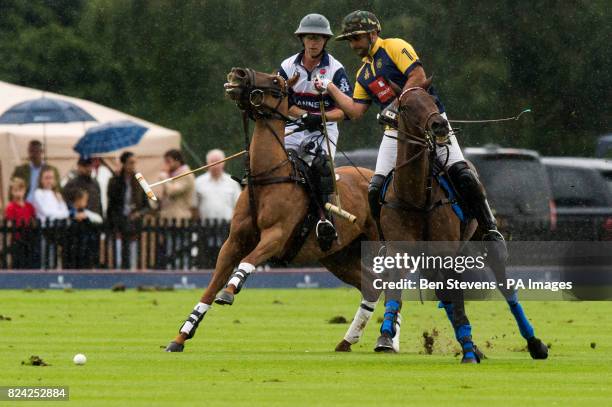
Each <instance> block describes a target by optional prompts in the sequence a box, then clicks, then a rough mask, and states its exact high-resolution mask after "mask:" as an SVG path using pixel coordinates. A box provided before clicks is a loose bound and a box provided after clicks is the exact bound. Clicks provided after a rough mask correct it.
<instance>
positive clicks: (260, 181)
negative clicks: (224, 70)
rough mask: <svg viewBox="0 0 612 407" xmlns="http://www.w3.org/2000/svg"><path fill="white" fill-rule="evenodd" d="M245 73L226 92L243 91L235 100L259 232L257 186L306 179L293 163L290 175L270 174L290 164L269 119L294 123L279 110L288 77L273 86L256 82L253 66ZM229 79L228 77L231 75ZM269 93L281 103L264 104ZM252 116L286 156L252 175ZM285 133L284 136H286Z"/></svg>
mask: <svg viewBox="0 0 612 407" xmlns="http://www.w3.org/2000/svg"><path fill="white" fill-rule="evenodd" d="M241 69H242V70H243V71H244V72H245V73H246V78H245V80H243V82H244V83H242V84H239V85H234V84H232V83H231V82H228V83H226V84H225V86H224V87H225V89H226V91H231V89H240V90H241V94H240V98H239V99H238V100H237V101H236V105H237V106H238V109H240V110H241V111H242V126H243V131H244V143H245V150H246V151H247V153H246V154H245V175H246V179H247V185H248V192H249V207H250V210H251V221H252V223H253V228H254V230H255V231H256V233H257V234H258V235H259V228H258V226H257V205H256V202H255V192H254V188H253V187H254V186H255V185H269V184H277V183H284V182H303V180H302V179H301V178H300V177H299V176H298V174H297V172H296V169H295V166H293V172H292V175H290V176H271V174H272V173H273V172H274V171H276V170H278V169H280V168H282V167H284V166H285V165H287V164H289V163H291V161H290V158H289V154H288V153H287V150H286V149H285V144H284V142H283V139H282V138H281V137H279V134H278V133H277V132H276V131H275V130H274V128H273V127H272V126H270V123H269V121H270V120H284V121H285V122H295V121H294V120H292V119H291V118H289V117H287V116H286V115H284V114H283V113H282V112H280V111H279V110H278V108H279V107H280V105H281V103H282V102H283V99H284V98H285V97H287V95H288V92H287V87H288V84H287V80H286V79H285V78H283V77H282V76H280V75H276V76H275V77H274V79H273V80H272V85H268V84H259V83H257V75H256V72H255V71H254V70H253V69H250V68H241ZM228 79H229V77H228ZM266 94H269V95H270V96H272V97H273V98H275V99H277V100H278V102H277V103H276V106H274V107H272V106H268V105H266V104H265V103H264V100H265V98H264V96H265V95H266ZM249 118H250V119H252V120H258V119H260V120H262V121H263V123H264V125H265V126H266V127H267V129H268V130H269V131H270V132H271V133H272V134H273V135H274V138H275V139H276V141H277V142H278V143H279V144H280V146H281V147H282V149H283V151H284V152H285V154H286V156H287V158H286V159H285V160H283V161H281V162H280V163H278V164H276V165H274V166H273V167H271V168H269V169H267V170H265V171H262V172H260V173H258V174H251V165H250V156H249V150H250V144H251V140H250V138H249ZM283 136H284V135H283Z"/></svg>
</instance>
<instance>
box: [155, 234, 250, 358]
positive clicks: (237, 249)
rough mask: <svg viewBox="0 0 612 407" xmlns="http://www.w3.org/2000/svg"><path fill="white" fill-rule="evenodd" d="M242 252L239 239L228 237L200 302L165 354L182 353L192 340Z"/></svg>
mask: <svg viewBox="0 0 612 407" xmlns="http://www.w3.org/2000/svg"><path fill="white" fill-rule="evenodd" d="M243 252H244V249H243V247H242V245H241V244H240V242H239V239H238V238H236V237H234V236H231V235H230V237H229V238H228V239H227V240H226V241H225V243H223V246H222V247H221V250H220V251H219V257H218V258H217V264H216V266H215V272H214V274H213V276H212V279H211V281H210V283H208V287H206V290H205V291H204V294H202V297H201V298H200V302H198V303H197V304H196V305H195V307H194V308H193V310H192V311H191V313H190V314H189V316H188V317H187V319H186V320H185V322H183V325H181V327H180V328H179V333H178V335H177V336H176V337H175V338H174V340H173V341H172V342H170V344H169V345H168V346H167V347H166V352H182V351H183V349H184V348H185V341H187V339H191V338H193V336H194V335H195V332H196V329H197V328H198V326H199V324H200V322H202V319H204V315H206V313H207V312H208V310H209V309H210V307H211V305H212V302H213V299H214V296H215V294H216V293H217V292H218V291H219V290H220V289H221V288H222V287H223V285H224V284H225V282H226V281H227V279H228V277H229V275H230V273H231V272H232V270H233V269H234V266H235V265H236V263H237V262H238V260H239V259H240V257H241V256H242V253H243Z"/></svg>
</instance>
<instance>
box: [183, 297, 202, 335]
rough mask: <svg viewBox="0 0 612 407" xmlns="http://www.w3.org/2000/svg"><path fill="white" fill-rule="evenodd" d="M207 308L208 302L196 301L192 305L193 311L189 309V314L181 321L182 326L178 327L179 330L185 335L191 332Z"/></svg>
mask: <svg viewBox="0 0 612 407" xmlns="http://www.w3.org/2000/svg"><path fill="white" fill-rule="evenodd" d="M209 309H210V305H209V304H204V303H203V302H198V303H197V304H196V306H195V307H193V311H191V314H189V316H188V317H187V320H186V321H185V322H184V323H183V326H181V329H179V332H180V333H183V334H186V335H189V334H191V331H192V330H193V329H194V328H195V327H197V326H198V324H199V323H200V321H201V320H202V318H204V315H205V314H206V312H207V311H208V310H209Z"/></svg>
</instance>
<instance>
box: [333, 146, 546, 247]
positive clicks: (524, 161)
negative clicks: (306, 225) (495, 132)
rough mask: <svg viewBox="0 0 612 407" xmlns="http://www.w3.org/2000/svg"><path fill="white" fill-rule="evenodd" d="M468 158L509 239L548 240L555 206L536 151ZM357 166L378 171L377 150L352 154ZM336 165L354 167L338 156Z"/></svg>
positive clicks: (491, 149) (487, 150)
mask: <svg viewBox="0 0 612 407" xmlns="http://www.w3.org/2000/svg"><path fill="white" fill-rule="evenodd" d="M464 154H465V157H466V158H467V159H469V160H470V161H471V162H472V163H474V165H475V167H476V169H477V171H478V173H479V175H480V178H481V180H482V182H483V184H484V186H485V188H486V190H487V195H488V198H489V201H490V203H491V206H492V208H493V210H494V211H495V214H496V217H497V221H498V224H499V229H500V231H501V232H502V233H503V234H504V236H506V238H507V239H514V240H540V239H545V238H546V237H547V236H548V232H549V230H550V228H551V225H554V222H555V211H554V203H553V200H552V192H551V190H550V185H549V182H548V177H547V174H546V170H545V169H544V166H543V165H542V163H541V160H540V156H539V155H538V153H537V152H535V151H533V150H520V149H514V148H501V147H498V146H487V147H484V148H466V149H464ZM346 155H347V157H348V158H349V159H350V161H352V162H353V163H354V164H355V165H357V166H360V167H365V168H370V169H372V170H373V169H374V168H375V167H376V157H377V155H378V150H376V149H360V150H354V151H349V152H347V153H346ZM336 165H337V166H343V165H350V162H349V160H347V158H345V157H344V156H343V155H342V154H336Z"/></svg>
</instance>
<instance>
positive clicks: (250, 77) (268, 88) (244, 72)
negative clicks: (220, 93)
mask: <svg viewBox="0 0 612 407" xmlns="http://www.w3.org/2000/svg"><path fill="white" fill-rule="evenodd" d="M292 79H293V78H292ZM292 79H290V80H289V81H286V80H285V79H284V78H283V77H282V76H280V75H270V74H266V73H262V72H256V71H254V70H252V69H250V68H232V70H231V71H230V73H229V74H227V83H226V84H225V85H224V88H225V93H226V94H227V95H228V96H229V97H230V99H232V100H234V101H236V105H238V108H240V109H241V110H244V111H247V112H255V113H258V114H263V112H265V111H266V110H267V111H277V110H278V108H279V107H280V105H281V103H282V101H283V100H284V99H285V98H286V97H287V89H288V88H289V87H290V86H291V81H292Z"/></svg>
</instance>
